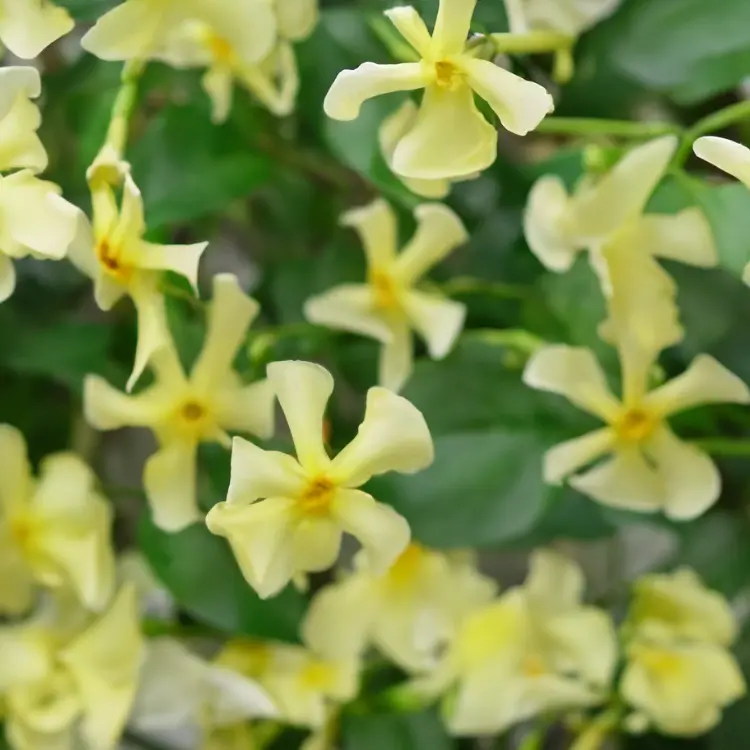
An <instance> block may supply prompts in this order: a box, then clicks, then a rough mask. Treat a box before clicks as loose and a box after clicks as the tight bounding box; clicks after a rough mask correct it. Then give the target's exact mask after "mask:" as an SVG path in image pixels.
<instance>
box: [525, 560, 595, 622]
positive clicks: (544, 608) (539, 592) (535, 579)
mask: <svg viewBox="0 0 750 750" xmlns="http://www.w3.org/2000/svg"><path fill="white" fill-rule="evenodd" d="M584 587H585V581H584V578H583V571H582V570H581V567H580V565H578V564H577V563H576V562H575V561H574V560H573V559H571V558H570V557H567V556H566V555H563V554H561V553H559V552H556V551H555V550H552V549H537V550H534V552H532V554H531V559H530V561H529V574H528V576H527V577H526V581H525V582H524V585H523V588H524V591H525V592H526V595H527V596H528V597H529V600H530V601H531V603H532V606H533V607H535V609H536V610H537V611H540V612H543V613H544V615H545V616H547V615H548V616H553V615H556V614H560V613H563V612H565V611H566V610H571V609H573V608H575V607H577V606H578V605H580V603H581V600H582V599H583V590H584Z"/></svg>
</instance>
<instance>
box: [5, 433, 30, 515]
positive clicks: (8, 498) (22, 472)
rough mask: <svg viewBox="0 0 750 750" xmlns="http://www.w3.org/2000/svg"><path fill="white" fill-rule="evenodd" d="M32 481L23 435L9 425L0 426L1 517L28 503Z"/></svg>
mask: <svg viewBox="0 0 750 750" xmlns="http://www.w3.org/2000/svg"><path fill="white" fill-rule="evenodd" d="M31 481H32V480H31V465H30V464H29V459H28V455H27V452H26V441H25V440H24V437H23V434H22V433H21V431H20V430H18V429H17V428H15V427H13V426H11V425H9V424H2V425H0V517H2V516H3V515H5V514H6V513H8V512H9V511H11V510H13V509H15V508H19V507H23V506H24V505H26V504H27V503H28V501H29V499H30V498H29V495H30V493H31V486H32V485H31Z"/></svg>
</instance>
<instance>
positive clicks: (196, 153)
mask: <svg viewBox="0 0 750 750" xmlns="http://www.w3.org/2000/svg"><path fill="white" fill-rule="evenodd" d="M130 159H131V162H132V165H133V173H134V177H135V180H136V182H137V183H138V185H139V187H140V189H141V191H142V192H143V198H144V203H145V206H146V219H147V222H148V227H149V230H151V231H153V230H155V229H158V228H160V227H162V226H164V225H166V224H178V223H181V222H186V221H193V220H195V219H199V218H201V217H203V216H206V215H208V214H212V213H215V212H220V211H222V210H226V209H227V208H228V206H229V205H230V204H231V203H232V202H233V201H235V200H237V199H239V198H243V197H246V196H248V195H250V194H251V193H252V192H253V191H254V190H255V189H257V188H258V187H260V186H261V185H263V184H265V183H266V182H267V181H268V180H269V179H270V176H271V174H272V172H273V169H274V167H273V163H272V162H271V161H270V160H269V159H268V158H267V157H266V156H263V155H261V154H258V153H253V151H252V149H251V147H250V144H249V142H248V139H247V137H243V135H242V134H241V133H240V132H238V128H237V127H236V126H235V124H234V122H233V121H229V122H227V123H225V124H223V125H219V126H217V125H214V124H213V123H212V122H211V120H210V117H209V112H208V107H207V104H206V103H204V104H202V105H197V104H190V105H183V106H180V105H171V106H169V107H166V108H165V109H164V110H162V111H161V112H160V113H159V114H158V115H157V116H156V117H155V118H154V119H153V120H152V121H151V122H150V123H149V125H148V128H147V129H146V132H145V133H144V134H143V136H142V137H141V138H140V139H139V140H138V141H137V142H136V143H135V144H134V146H133V148H132V150H131V152H130Z"/></svg>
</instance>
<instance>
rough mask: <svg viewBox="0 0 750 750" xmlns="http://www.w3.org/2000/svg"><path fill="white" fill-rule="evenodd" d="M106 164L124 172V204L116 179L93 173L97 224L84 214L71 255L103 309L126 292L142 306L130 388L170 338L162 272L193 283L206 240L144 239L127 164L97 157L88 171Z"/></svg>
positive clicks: (140, 208) (138, 200)
mask: <svg viewBox="0 0 750 750" xmlns="http://www.w3.org/2000/svg"><path fill="white" fill-rule="evenodd" d="M107 168H109V169H120V170H122V171H123V172H124V184H123V191H122V204H121V205H120V206H119V207H118V205H117V198H116V196H115V191H114V188H113V187H112V185H110V184H109V183H108V182H107V181H106V180H105V179H103V178H102V179H98V178H95V179H94V180H93V181H92V183H91V187H92V201H93V211H94V219H93V226H92V225H90V224H89V223H88V221H87V220H86V217H85V216H84V215H83V214H81V216H80V221H79V225H78V234H77V235H76V238H75V241H74V242H73V243H72V245H71V247H70V249H69V253H68V256H69V258H70V260H71V262H72V263H73V264H74V265H75V266H76V267H77V268H78V269H79V270H80V271H81V272H82V273H85V274H86V275H87V276H89V277H90V278H91V279H93V281H94V297H95V299H96V302H97V304H98V305H99V307H100V308H101V309H102V310H110V309H111V308H112V307H113V306H114V305H115V303H117V302H118V301H119V300H120V299H121V298H122V297H123V296H124V295H126V294H127V295H129V296H130V297H131V298H132V299H133V303H134V304H135V306H136V309H137V311H138V344H137V347H136V354H135V363H134V365H133V372H132V374H131V375H130V379H129V380H128V390H130V389H131V388H132V387H133V385H134V384H135V382H136V381H137V380H138V378H139V377H140V376H141V374H142V373H143V371H144V369H145V368H146V365H147V364H148V363H149V361H150V359H151V358H152V357H153V355H154V353H155V352H156V351H157V350H159V349H160V348H162V347H164V346H166V345H167V343H168V340H169V333H168V330H167V325H166V319H165V311H164V300H163V298H162V296H161V294H160V293H159V290H158V282H159V280H160V278H161V276H162V274H163V273H164V271H173V272H174V273H177V274H179V275H180V276H184V277H185V278H186V279H187V280H188V281H189V282H190V284H191V285H192V286H193V287H194V288H195V286H196V285H197V277H198V262H199V260H200V257H201V255H202V254H203V251H204V250H205V249H206V246H207V245H208V243H207V242H198V243H196V244H194V245H157V244H154V243H153V242H147V241H146V240H144V239H143V235H144V233H145V231H146V222H145V219H144V216H143V200H142V198H141V193H140V191H139V190H138V187H137V186H136V184H135V182H133V179H132V178H131V176H130V174H128V173H127V165H126V164H122V163H120V164H106V163H99V162H95V163H94V165H92V170H90V174H91V175H98V174H103V172H102V170H106V169H107Z"/></svg>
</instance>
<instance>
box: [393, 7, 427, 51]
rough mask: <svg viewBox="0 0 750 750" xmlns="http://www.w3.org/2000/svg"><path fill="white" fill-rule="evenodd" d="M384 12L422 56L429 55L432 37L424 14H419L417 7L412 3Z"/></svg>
mask: <svg viewBox="0 0 750 750" xmlns="http://www.w3.org/2000/svg"><path fill="white" fill-rule="evenodd" d="M383 13H384V14H385V16H386V17H387V18H388V20H389V21H390V22H391V23H392V24H393V25H394V26H395V27H396V28H397V29H398V33H399V34H401V36H402V37H404V39H406V41H407V42H409V44H411V46H412V47H413V48H414V50H415V52H417V54H418V55H419V56H420V57H429V55H430V47H431V45H432V39H431V38H430V32H429V31H428V29H427V26H426V25H425V22H424V21H423V20H422V16H420V15H419V12H418V11H417V9H416V8H412V7H411V6H410V5H401V6H396V7H395V8H389V9H388V10H385V11H383Z"/></svg>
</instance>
